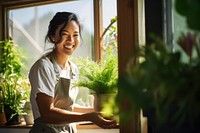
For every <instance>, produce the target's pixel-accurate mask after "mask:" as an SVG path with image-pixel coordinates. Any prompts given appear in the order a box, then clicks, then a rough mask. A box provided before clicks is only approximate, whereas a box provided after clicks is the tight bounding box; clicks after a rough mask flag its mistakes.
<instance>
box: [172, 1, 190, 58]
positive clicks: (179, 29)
mask: <svg viewBox="0 0 200 133" xmlns="http://www.w3.org/2000/svg"><path fill="white" fill-rule="evenodd" d="M172 2H173V3H172V11H173V27H172V28H173V30H174V34H173V44H174V50H175V51H179V50H180V49H181V48H180V47H179V46H178V45H177V44H176V43H177V40H178V38H179V37H180V36H181V34H182V33H187V32H188V31H191V29H189V28H188V26H187V22H186V19H185V17H183V16H181V15H180V14H178V13H177V12H176V9H175V0H173V1H172ZM180 51H181V52H182V54H183V58H182V60H183V61H186V62H187V61H188V58H187V56H186V54H185V52H183V51H182V50H180Z"/></svg>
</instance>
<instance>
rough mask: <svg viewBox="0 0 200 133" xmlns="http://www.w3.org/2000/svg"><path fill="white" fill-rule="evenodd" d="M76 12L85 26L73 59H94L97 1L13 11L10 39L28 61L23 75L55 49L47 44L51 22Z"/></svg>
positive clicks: (63, 3) (11, 11)
mask: <svg viewBox="0 0 200 133" xmlns="http://www.w3.org/2000/svg"><path fill="white" fill-rule="evenodd" d="M63 11H67V12H74V13H76V14H77V15H78V17H79V19H80V22H81V24H82V38H83V39H82V41H81V45H80V47H79V48H78V49H77V50H76V52H75V53H74V55H73V56H75V57H77V56H82V57H91V56H92V44H93V32H94V31H93V29H94V28H93V27H94V21H93V1H91V0H81V1H73V2H62V3H56V4H48V5H41V6H34V7H27V8H20V9H14V10H10V11H9V36H10V38H12V39H13V40H14V42H15V43H16V44H18V45H19V46H20V48H21V49H22V50H23V52H24V56H25V57H26V61H25V66H26V68H24V69H23V73H25V74H27V73H28V70H29V69H30V67H31V66H32V64H33V63H34V62H35V61H36V60H37V59H38V58H39V57H41V55H42V54H44V53H45V52H47V51H48V50H50V48H52V47H53V46H52V44H48V43H45V41H44V39H45V36H46V33H47V29H48V24H49V21H50V20H51V19H52V17H53V16H54V15H55V13H56V12H63Z"/></svg>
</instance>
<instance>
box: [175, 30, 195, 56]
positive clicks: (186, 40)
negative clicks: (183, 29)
mask: <svg viewBox="0 0 200 133" xmlns="http://www.w3.org/2000/svg"><path fill="white" fill-rule="evenodd" d="M177 43H178V45H179V46H180V47H181V48H182V49H183V50H184V51H185V53H186V54H187V55H188V56H189V57H190V58H191V57H192V49H193V47H194V46H195V45H196V35H195V34H192V33H190V32H188V33H187V34H184V33H183V34H182V35H181V37H180V38H179V39H178V41H177Z"/></svg>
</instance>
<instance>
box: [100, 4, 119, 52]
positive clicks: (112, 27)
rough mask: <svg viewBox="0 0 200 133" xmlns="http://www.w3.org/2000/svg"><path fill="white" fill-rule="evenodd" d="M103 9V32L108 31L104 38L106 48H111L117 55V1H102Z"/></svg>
mask: <svg viewBox="0 0 200 133" xmlns="http://www.w3.org/2000/svg"><path fill="white" fill-rule="evenodd" d="M102 7H103V8H102V11H103V13H102V14H103V18H102V19H103V28H104V29H103V31H104V32H105V31H106V33H105V35H104V36H103V44H104V48H105V47H111V48H112V50H114V52H116V53H117V20H116V16H117V1H116V0H102ZM111 21H112V22H113V23H112V22H111ZM103 34H104V33H103ZM104 50H105V49H104ZM105 54H106V53H105Z"/></svg>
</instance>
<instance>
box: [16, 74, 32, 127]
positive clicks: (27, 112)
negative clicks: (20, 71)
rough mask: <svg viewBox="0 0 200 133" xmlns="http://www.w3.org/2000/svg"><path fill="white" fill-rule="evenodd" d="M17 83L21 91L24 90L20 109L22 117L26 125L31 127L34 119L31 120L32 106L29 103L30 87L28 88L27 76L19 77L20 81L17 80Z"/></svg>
mask: <svg viewBox="0 0 200 133" xmlns="http://www.w3.org/2000/svg"><path fill="white" fill-rule="evenodd" d="M19 83H20V85H21V87H22V89H23V90H24V96H23V100H24V106H23V108H22V115H23V117H24V120H25V122H26V125H32V124H33V121H34V119H33V112H32V106H31V103H30V90H31V86H30V82H29V80H28V77H27V76H21V77H20V79H19Z"/></svg>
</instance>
